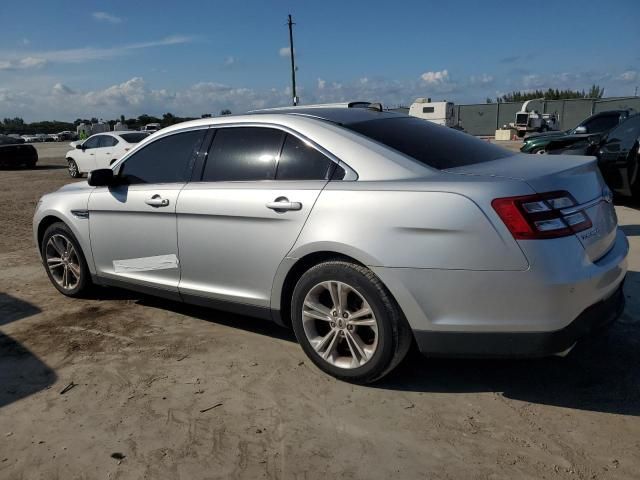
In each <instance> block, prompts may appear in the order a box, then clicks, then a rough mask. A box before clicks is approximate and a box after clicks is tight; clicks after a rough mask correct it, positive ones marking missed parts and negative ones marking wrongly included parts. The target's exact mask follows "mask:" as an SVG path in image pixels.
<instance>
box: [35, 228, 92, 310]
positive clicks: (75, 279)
mask: <svg viewBox="0 0 640 480" xmlns="http://www.w3.org/2000/svg"><path fill="white" fill-rule="evenodd" d="M41 248H42V250H41V253H42V262H43V264H44V267H45V269H46V270H47V275H48V276H49V280H51V283H52V284H53V286H54V287H56V289H58V291H59V292H60V293H62V294H63V295H67V296H68V297H78V296H80V295H82V294H83V293H84V292H85V291H86V290H87V288H88V287H89V286H90V285H91V278H90V274H89V269H88V267H87V262H86V260H85V258H84V255H83V254H82V250H81V248H80V244H79V243H78V240H76V237H75V236H74V235H73V233H72V232H71V230H70V229H69V227H67V226H66V225H65V224H64V223H62V222H56V223H54V224H52V225H50V226H49V227H48V228H47V230H46V231H45V233H44V236H43V237H42V245H41Z"/></svg>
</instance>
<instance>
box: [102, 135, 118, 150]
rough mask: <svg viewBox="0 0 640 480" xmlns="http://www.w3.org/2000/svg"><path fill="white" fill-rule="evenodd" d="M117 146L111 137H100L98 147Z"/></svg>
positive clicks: (115, 139)
mask: <svg viewBox="0 0 640 480" xmlns="http://www.w3.org/2000/svg"><path fill="white" fill-rule="evenodd" d="M117 144H118V139H117V138H115V137H112V136H111V135H100V147H113V146H115V145H117Z"/></svg>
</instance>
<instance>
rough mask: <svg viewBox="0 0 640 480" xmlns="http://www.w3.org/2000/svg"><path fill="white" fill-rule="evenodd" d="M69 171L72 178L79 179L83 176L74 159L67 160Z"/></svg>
mask: <svg viewBox="0 0 640 480" xmlns="http://www.w3.org/2000/svg"><path fill="white" fill-rule="evenodd" d="M67 171H68V172H69V176H70V177H71V178H79V177H81V176H82V174H81V173H80V170H78V164H77V163H76V161H75V160H74V159H73V158H67Z"/></svg>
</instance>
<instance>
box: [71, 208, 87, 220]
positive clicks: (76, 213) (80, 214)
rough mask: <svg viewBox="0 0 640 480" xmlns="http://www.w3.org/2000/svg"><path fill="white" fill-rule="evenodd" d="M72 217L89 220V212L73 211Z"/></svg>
mask: <svg viewBox="0 0 640 480" xmlns="http://www.w3.org/2000/svg"><path fill="white" fill-rule="evenodd" d="M71 215H73V216H74V217H76V218H89V210H71Z"/></svg>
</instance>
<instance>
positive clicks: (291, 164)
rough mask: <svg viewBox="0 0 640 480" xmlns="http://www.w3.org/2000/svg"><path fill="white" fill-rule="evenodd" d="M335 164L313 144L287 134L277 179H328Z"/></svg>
mask: <svg viewBox="0 0 640 480" xmlns="http://www.w3.org/2000/svg"><path fill="white" fill-rule="evenodd" d="M333 165H335V164H334V163H333V162H332V161H331V160H329V159H328V158H327V157H325V156H324V155H323V154H322V153H320V152H319V151H318V150H316V149H315V148H313V147H312V146H311V145H307V144H306V143H304V142H303V141H302V140H300V139H299V138H297V137H294V136H293V135H287V138H286V140H285V141H284V147H282V153H281V154H280V160H279V161H278V171H277V173H276V179H277V180H327V179H328V178H329V176H330V174H331V170H332V168H331V167H332V166H333Z"/></svg>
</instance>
